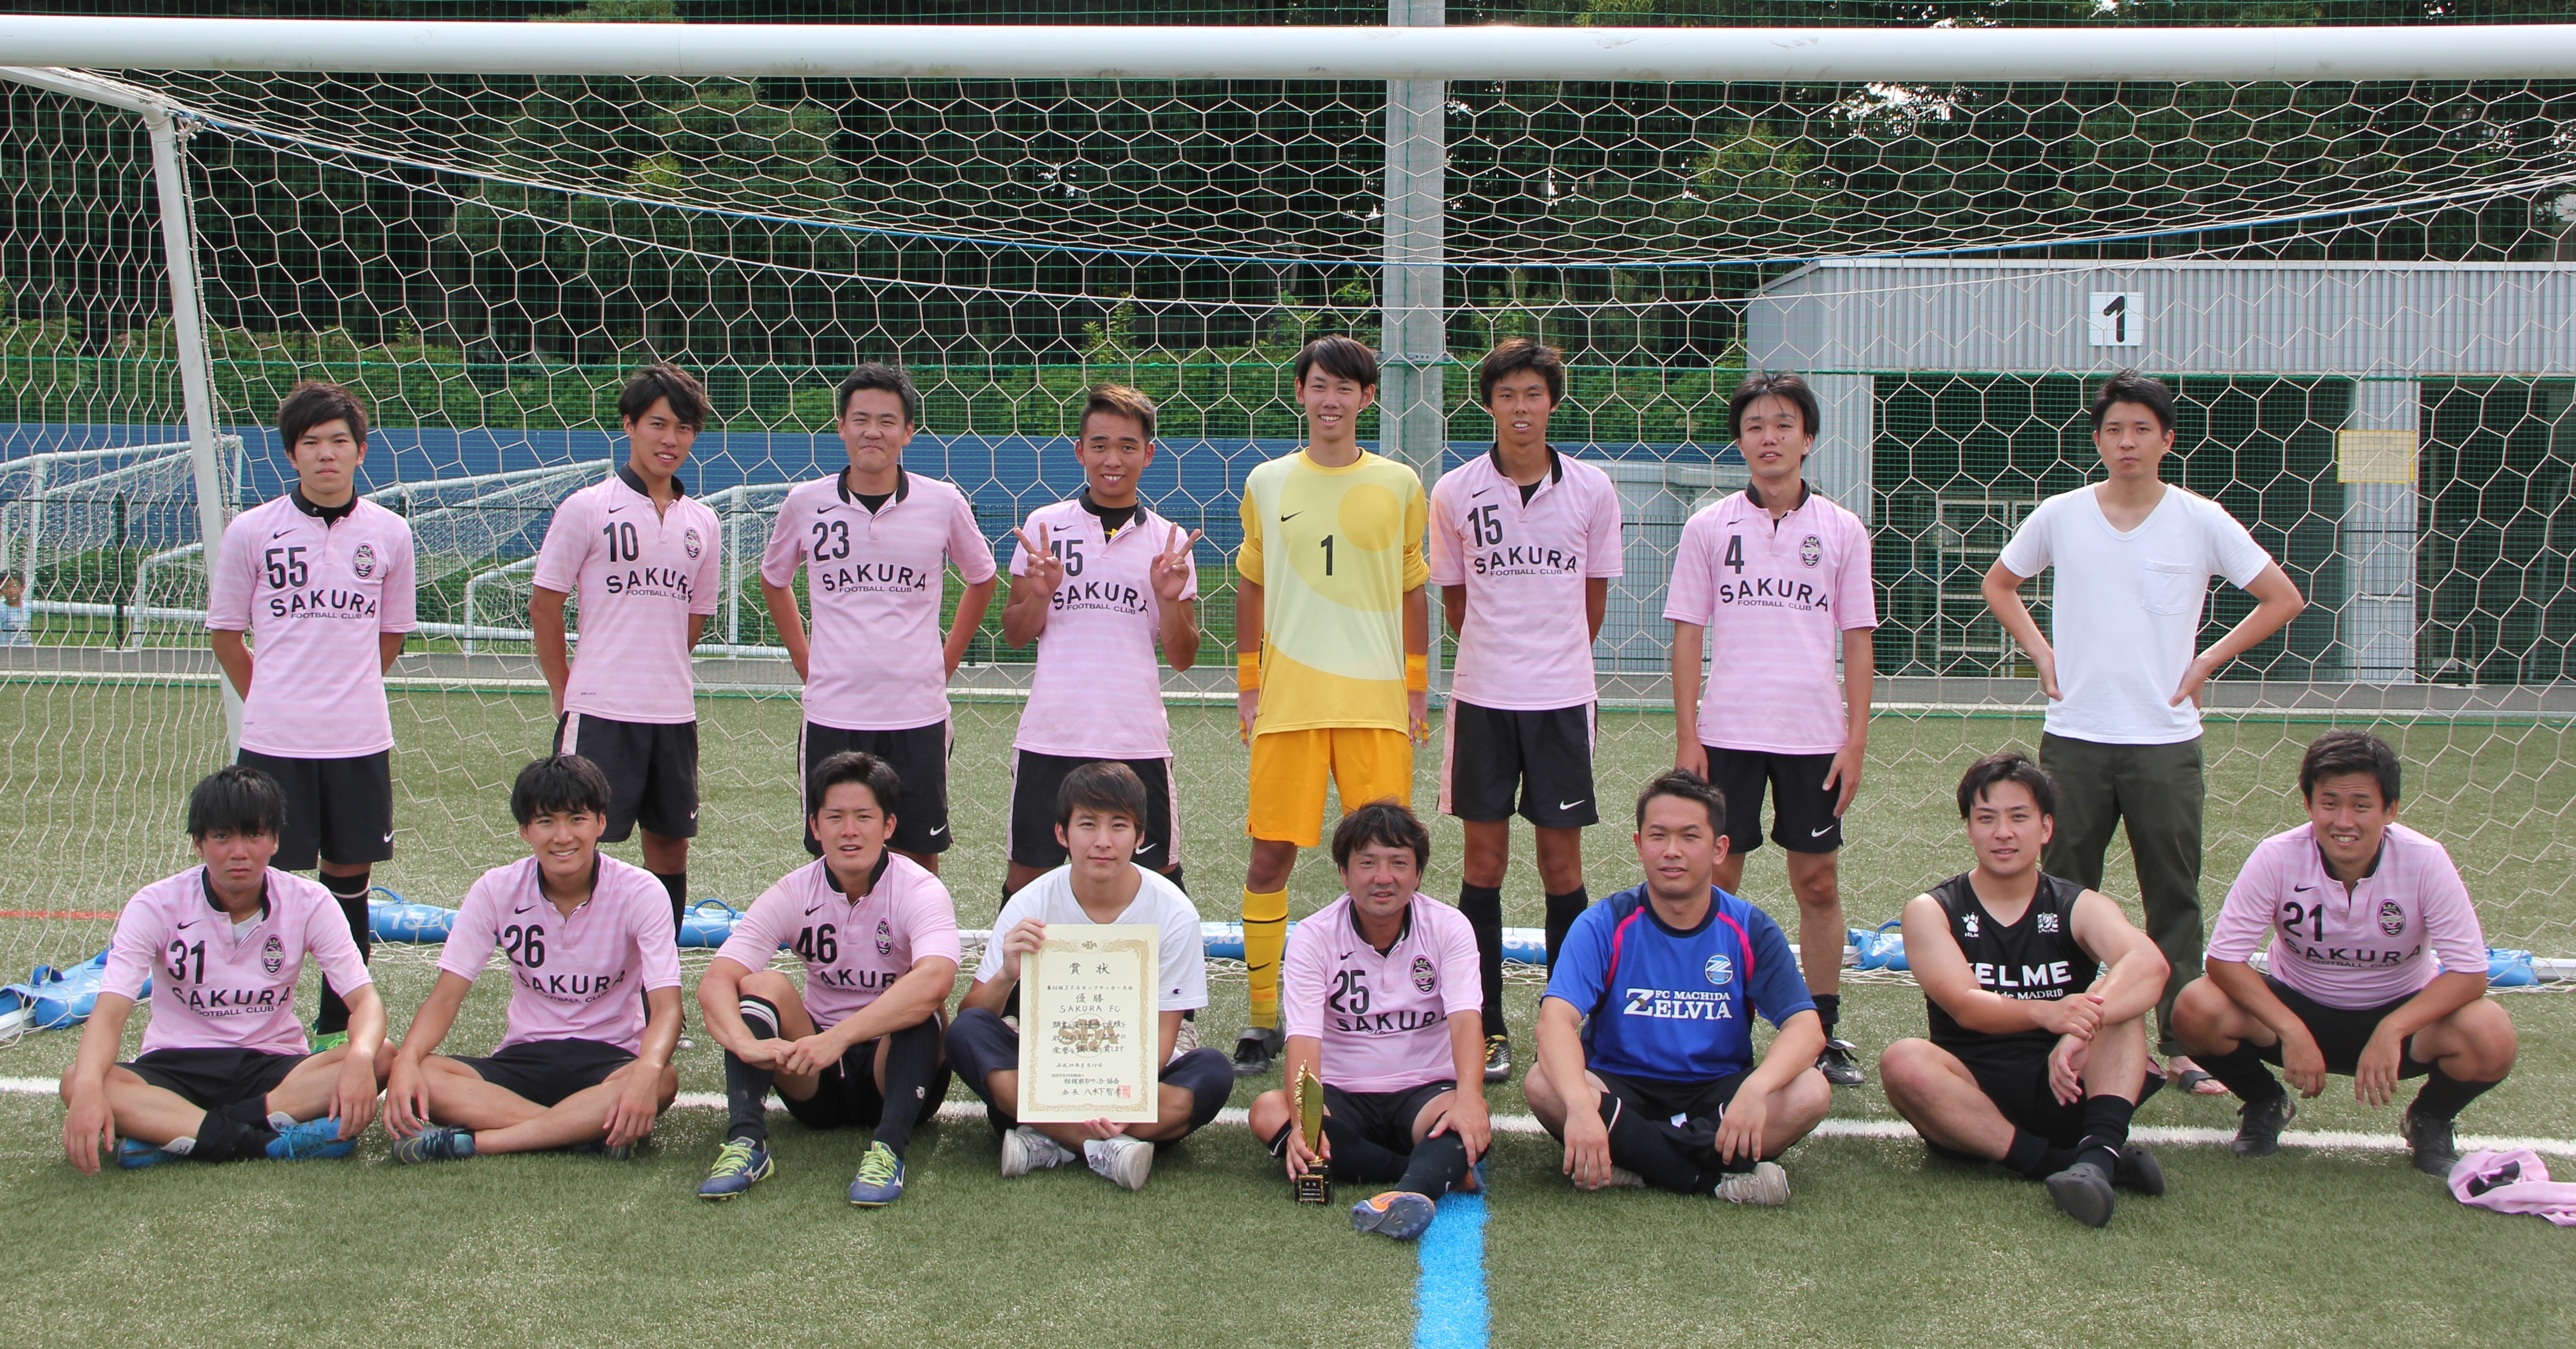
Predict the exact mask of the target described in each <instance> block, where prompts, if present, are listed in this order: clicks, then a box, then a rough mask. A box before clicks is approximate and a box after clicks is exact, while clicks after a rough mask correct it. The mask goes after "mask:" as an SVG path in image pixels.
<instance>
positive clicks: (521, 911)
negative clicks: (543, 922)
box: [510, 904, 537, 913]
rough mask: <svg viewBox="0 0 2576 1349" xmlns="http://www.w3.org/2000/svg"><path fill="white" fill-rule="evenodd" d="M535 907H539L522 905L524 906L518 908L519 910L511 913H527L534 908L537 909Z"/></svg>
mask: <svg viewBox="0 0 2576 1349" xmlns="http://www.w3.org/2000/svg"><path fill="white" fill-rule="evenodd" d="M535 907H537V906H536V905H534V904H522V905H520V906H519V907H517V908H515V909H512V910H510V912H512V913H526V912H527V911H528V910H530V909H533V908H535Z"/></svg>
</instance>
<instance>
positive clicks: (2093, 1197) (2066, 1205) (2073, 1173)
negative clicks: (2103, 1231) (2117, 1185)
mask: <svg viewBox="0 0 2576 1349" xmlns="http://www.w3.org/2000/svg"><path fill="white" fill-rule="evenodd" d="M2046 1183H2047V1185H2048V1197H2049V1198H2051V1199H2054V1200H2056V1201H2057V1207H2058V1211H2060V1212H2062V1213H2064V1214H2065V1215H2066V1216H2068V1217H2070V1218H2073V1219H2074V1220H2075V1221H2077V1222H2079V1223H2082V1224H2084V1225H2085V1226H2086V1227H2100V1226H2101V1225H2102V1224H2104V1223H2107V1222H2109V1221H2111V1178H2110V1177H2109V1176H2106V1175H2103V1174H2102V1168H2101V1167H2099V1166H2096V1165H2094V1164H2093V1163H2091V1162H2077V1163H2076V1164H2075V1165H2073V1166H2070V1167H2068V1168H2066V1169H2065V1170H2063V1171H2060V1172H2058V1173H2057V1174H2056V1175H2053V1176H2050V1177H2049V1178H2048V1180H2047V1182H2046Z"/></svg>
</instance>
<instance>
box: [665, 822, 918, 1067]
mask: <svg viewBox="0 0 2576 1349" xmlns="http://www.w3.org/2000/svg"><path fill="white" fill-rule="evenodd" d="M781 946H785V947H787V948H788V949H789V950H792V951H794V952H795V953H796V955H797V958H798V959H800V960H803V961H804V962H805V1010H806V1012H807V1013H808V1014H810V1015H811V1016H812V1017H813V1018H814V1025H815V1026H816V1027H817V1028H818V1029H826V1030H828V1029H830V1028H831V1027H833V1026H836V1025H839V1024H840V1023H841V1022H843V1021H846V1020H848V1019H849V1018H851V1017H852V1016H855V1015H857V1014H858V1012H859V1011H860V1010H861V1009H863V1008H865V1007H866V1006H867V1005H868V1004H869V1003H872V1002H875V1001H876V1000H877V998H878V996H879V995H881V994H883V993H884V992H885V991H886V990H887V989H889V988H892V987H894V981H895V980H897V979H900V978H902V977H903V976H904V975H905V974H906V973H909V972H910V971H911V969H912V967H913V964H914V962H916V961H920V960H926V959H928V958H930V957H932V956H940V957H944V958H945V959H947V960H948V961H949V962H950V963H952V964H954V963H956V962H957V961H959V960H960V959H961V956H960V954H959V948H958V945H957V906H956V905H955V903H954V902H952V901H951V900H950V899H949V897H948V887H947V886H945V885H942V884H940V882H939V878H938V877H937V876H933V875H931V874H930V873H929V872H927V871H924V870H922V868H921V864H920V863H918V862H915V861H913V860H912V859H910V858H908V857H900V856H897V855H896V854H895V853H894V852H892V851H890V850H889V851H888V852H886V853H885V854H884V855H883V857H882V858H881V859H880V860H879V861H878V863H877V873H876V880H875V883H874V884H872V885H871V886H870V887H869V889H868V893H867V894H865V895H864V896H861V897H859V898H856V899H853V898H851V897H850V896H849V895H847V894H845V893H843V892H842V890H841V888H840V887H839V885H838V884H836V883H835V882H834V881H833V879H832V871H831V868H830V867H828V866H825V865H824V864H823V863H822V862H821V861H819V860H818V861H814V862H808V863H806V864H805V865H804V866H801V867H798V868H796V869H795V870H794V871H791V872H788V873H787V874H786V875H785V876H783V877H781V878H780V879H779V881H778V883H777V884H776V885H773V886H771V887H769V889H767V890H766V891H763V892H762V893H761V896H760V898H758V899H756V900H753V901H752V904H751V910H750V912H748V913H745V914H744V915H743V916H742V918H741V920H740V921H738V922H736V923H735V924H734V925H733V935H732V936H731V937H728V938H726V939H725V944H724V949H722V950H720V951H718V952H716V954H717V955H720V956H722V957H724V958H725V959H727V960H730V961H732V962H734V963H735V964H737V965H740V966H742V967H743V968H744V969H747V970H765V969H768V968H769V960H770V957H771V956H773V955H775V954H777V951H778V948H779V947H781Z"/></svg>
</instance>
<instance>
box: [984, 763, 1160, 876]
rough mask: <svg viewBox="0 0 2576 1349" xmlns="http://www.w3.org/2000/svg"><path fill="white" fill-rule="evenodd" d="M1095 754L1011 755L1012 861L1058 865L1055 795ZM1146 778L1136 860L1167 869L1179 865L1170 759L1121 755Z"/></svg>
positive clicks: (1061, 850)
mask: <svg viewBox="0 0 2576 1349" xmlns="http://www.w3.org/2000/svg"><path fill="white" fill-rule="evenodd" d="M1097 762H1099V760H1097V759H1077V758H1073V757H1070V756H1068V755H1062V754H1038V753H1035V752H1033V751H1030V750H1025V749H1024V750H1017V751H1014V752H1013V753H1012V756H1011V860H1012V861H1013V862H1015V863H1017V864H1019V865H1021V866H1024V867H1036V868H1038V869H1039V870H1041V871H1052V870H1054V869H1055V868H1057V867H1060V866H1063V865H1064V861H1065V850H1064V845H1063V844H1061V843H1058V842H1056V841H1055V798H1056V792H1057V790H1058V789H1059V788H1061V787H1063V786H1064V779H1065V775H1066V774H1068V773H1071V772H1072V771H1073V770H1075V769H1077V768H1080V767H1081V766H1083V765H1084V764H1087V763H1097ZM1118 762H1120V763H1123V764H1125V765H1127V766H1128V767H1129V768H1132V769H1134V770H1136V776H1137V777H1139V778H1142V779H1144V782H1145V828H1144V834H1143V837H1141V838H1139V839H1138V840H1137V841H1136V865H1138V866H1140V867H1143V868H1145V869H1146V870H1148V871H1169V870H1171V869H1172V868H1174V867H1176V866H1179V865H1180V864H1181V817H1180V810H1179V808H1178V807H1177V806H1175V805H1173V804H1172V761H1171V760H1169V759H1121V760H1119V761H1118Z"/></svg>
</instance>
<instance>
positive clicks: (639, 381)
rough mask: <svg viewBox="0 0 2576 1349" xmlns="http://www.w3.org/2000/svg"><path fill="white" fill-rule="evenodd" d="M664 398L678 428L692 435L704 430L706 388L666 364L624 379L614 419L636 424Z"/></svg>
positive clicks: (654, 366) (660, 363) (651, 367)
mask: <svg viewBox="0 0 2576 1349" xmlns="http://www.w3.org/2000/svg"><path fill="white" fill-rule="evenodd" d="M665 398H668V399H670V400H671V416H672V417H673V418H675V419H677V420H678V421H679V423H680V425H682V426H685V427H687V428H689V429H690V430H692V431H703V430H705V429H707V389H706V386H705V385H703V384H700V383H698V377H697V376H695V375H692V374H690V373H689V372H688V371H686V370H683V369H681V368H680V367H678V366H676V365H673V364H671V363H670V362H669V361H656V362H654V363H653V364H651V365H648V366H646V367H644V368H643V369H641V370H638V371H636V372H635V373H634V374H631V375H628V376H627V377H626V387H625V388H623V389H620V390H618V391H617V418H618V420H619V421H628V422H631V421H636V420H639V419H641V418H642V417H643V416H644V414H645V413H647V412H651V411H652V410H653V405H654V404H655V403H658V402H661V401H662V400H663V399H665Z"/></svg>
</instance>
